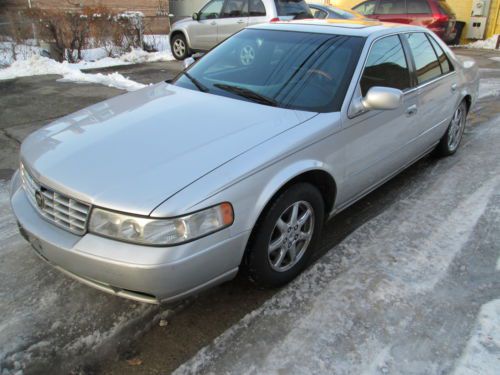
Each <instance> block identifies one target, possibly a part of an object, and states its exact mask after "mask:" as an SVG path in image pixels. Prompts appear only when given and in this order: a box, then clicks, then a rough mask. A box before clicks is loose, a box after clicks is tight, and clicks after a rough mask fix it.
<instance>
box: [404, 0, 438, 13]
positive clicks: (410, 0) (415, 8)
mask: <svg viewBox="0 0 500 375" xmlns="http://www.w3.org/2000/svg"><path fill="white" fill-rule="evenodd" d="M406 8H407V10H408V13H409V14H422V13H423V14H430V13H432V12H431V8H430V7H429V3H428V2H427V0H406Z"/></svg>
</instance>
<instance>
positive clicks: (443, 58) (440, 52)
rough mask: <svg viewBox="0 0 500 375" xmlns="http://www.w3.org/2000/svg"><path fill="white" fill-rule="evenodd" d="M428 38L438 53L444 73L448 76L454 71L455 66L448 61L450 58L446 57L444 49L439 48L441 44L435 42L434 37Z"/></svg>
mask: <svg viewBox="0 0 500 375" xmlns="http://www.w3.org/2000/svg"><path fill="white" fill-rule="evenodd" d="M427 37H428V38H429V40H430V41H431V44H432V46H433V47H434V51H436V55H437V57H438V61H439V64H441V71H442V73H443V74H448V73H449V72H451V71H452V70H453V66H452V65H451V63H450V60H448V56H446V53H444V51H443V49H442V48H441V47H440V46H439V44H438V43H437V42H436V41H435V40H434V38H433V37H432V36H430V35H427Z"/></svg>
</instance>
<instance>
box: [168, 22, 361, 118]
mask: <svg viewBox="0 0 500 375" xmlns="http://www.w3.org/2000/svg"><path fill="white" fill-rule="evenodd" d="M363 43H364V38H360V37H351V36H340V35H331V34H315V33H305V32H291V31H276V30H259V29H246V30H243V31H241V32H240V33H238V34H236V35H234V36H233V37H231V38H229V39H228V40H226V41H225V42H224V43H222V44H221V45H219V46H218V47H217V48H215V49H213V50H212V51H211V52H209V53H208V54H207V55H205V56H204V57H203V58H202V59H200V60H199V61H198V62H197V63H196V64H194V65H192V66H191V68H190V69H189V70H188V74H187V75H186V74H181V75H179V77H177V78H176V80H175V81H174V84H175V85H177V86H181V87H184V88H188V89H191V90H198V91H204V92H208V93H210V94H214V95H221V96H227V97H231V98H235V99H240V100H247V101H252V102H256V103H259V104H263V105H273V106H277V107H282V108H291V109H300V110H306V111H312V112H332V111H339V110H340V107H341V105H342V101H343V100H344V96H345V93H346V91H347V87H348V85H349V83H350V81H351V77H352V74H353V71H354V68H355V66H356V64H357V61H358V57H359V54H360V51H361V48H362V46H363Z"/></svg>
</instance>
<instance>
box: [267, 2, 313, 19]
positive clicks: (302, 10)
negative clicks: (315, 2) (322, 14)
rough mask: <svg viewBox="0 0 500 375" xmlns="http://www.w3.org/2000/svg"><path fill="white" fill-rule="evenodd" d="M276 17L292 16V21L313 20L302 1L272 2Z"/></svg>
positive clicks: (307, 7)
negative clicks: (276, 13)
mask: <svg viewBox="0 0 500 375" xmlns="http://www.w3.org/2000/svg"><path fill="white" fill-rule="evenodd" d="M274 2H275V4H276V10H277V11H278V16H293V18H294V19H300V18H313V16H312V13H311V10H310V9H309V6H308V5H307V4H306V2H305V1H304V0H274Z"/></svg>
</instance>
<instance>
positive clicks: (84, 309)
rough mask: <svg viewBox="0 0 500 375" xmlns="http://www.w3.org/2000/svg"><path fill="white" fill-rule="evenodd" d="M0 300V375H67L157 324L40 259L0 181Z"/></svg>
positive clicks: (143, 311)
mask: <svg viewBox="0 0 500 375" xmlns="http://www.w3.org/2000/svg"><path fill="white" fill-rule="evenodd" d="M0 300H1V301H2V303H1V304H0V316H1V317H2V318H1V319H0V374H2V375H5V374H14V373H16V372H17V371H18V370H23V371H25V373H26V374H28V373H40V374H41V373H46V374H51V373H52V374H56V373H70V370H71V366H72V364H74V362H75V360H78V359H81V358H83V357H84V356H86V355H89V354H90V355H94V356H96V357H98V356H99V352H100V351H102V352H103V353H105V352H106V350H110V348H111V350H113V349H115V348H116V346H117V342H119V338H123V336H125V337H133V336H134V335H135V334H137V333H138V332H140V331H141V330H143V329H146V328H148V327H147V325H148V324H153V322H155V321H157V320H158V319H159V316H158V315H157V314H158V313H159V310H158V307H156V306H152V305H147V304H140V303H136V302H131V301H127V300H125V299H122V298H118V297H114V296H109V295H107V294H104V293H102V292H99V291H96V290H94V289H91V288H89V287H87V286H85V285H82V284H80V283H78V282H76V281H73V280H72V279H70V278H68V277H66V276H64V275H62V274H61V273H60V272H58V271H56V270H54V269H53V268H52V267H50V266H48V265H47V264H46V263H45V262H43V261H42V260H41V259H40V258H38V257H37V256H36V255H35V253H34V251H33V250H32V249H31V247H30V246H29V244H28V243H27V242H26V241H24V240H23V239H22V238H21V236H20V235H19V233H18V230H17V224H16V220H15V218H14V216H13V215H12V213H11V211H10V207H9V199H8V183H7V182H6V181H2V180H0ZM145 322H146V324H145ZM113 340H114V341H113Z"/></svg>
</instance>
